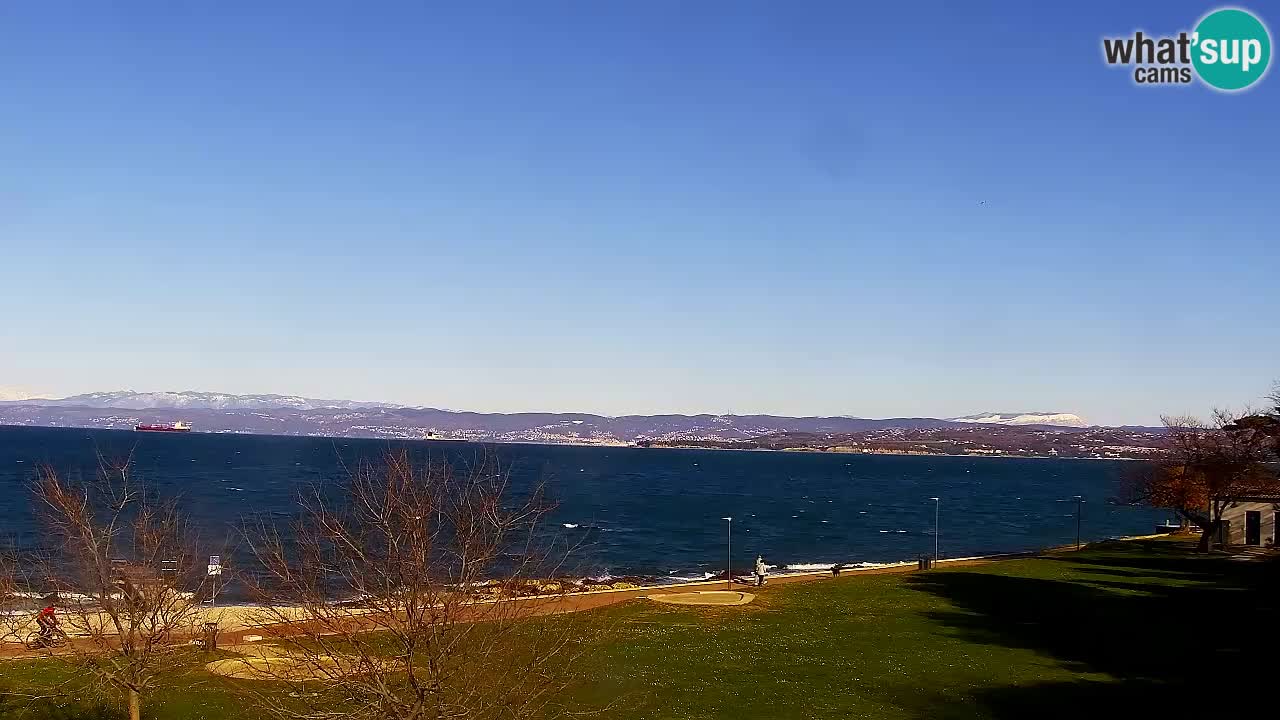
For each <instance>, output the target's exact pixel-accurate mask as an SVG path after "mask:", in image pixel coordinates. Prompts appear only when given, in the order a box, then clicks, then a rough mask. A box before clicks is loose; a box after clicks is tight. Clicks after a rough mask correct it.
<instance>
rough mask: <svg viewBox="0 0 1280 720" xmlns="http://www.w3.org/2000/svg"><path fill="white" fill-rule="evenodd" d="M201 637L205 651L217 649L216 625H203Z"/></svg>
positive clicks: (214, 623) (212, 623)
mask: <svg viewBox="0 0 1280 720" xmlns="http://www.w3.org/2000/svg"><path fill="white" fill-rule="evenodd" d="M203 636H204V637H203V640H204V649H205V650H208V651H214V650H217V649H218V623H216V622H207V623H205V624H204V632H203Z"/></svg>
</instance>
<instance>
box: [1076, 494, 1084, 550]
mask: <svg viewBox="0 0 1280 720" xmlns="http://www.w3.org/2000/svg"><path fill="white" fill-rule="evenodd" d="M1082 502H1084V498H1082V497H1080V496H1079V495H1077V496H1076V549H1077V550H1079V549H1080V503H1082Z"/></svg>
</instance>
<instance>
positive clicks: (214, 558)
mask: <svg viewBox="0 0 1280 720" xmlns="http://www.w3.org/2000/svg"><path fill="white" fill-rule="evenodd" d="M209 577H211V578H213V597H211V598H209V604H210V605H216V604H217V602H218V586H219V584H220V583H219V581H220V580H221V579H222V556H221V555H210V556H209Z"/></svg>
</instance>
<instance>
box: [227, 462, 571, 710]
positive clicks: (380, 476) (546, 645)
mask: <svg viewBox="0 0 1280 720" xmlns="http://www.w3.org/2000/svg"><path fill="white" fill-rule="evenodd" d="M300 502H301V513H300V515H299V517H298V518H297V519H296V520H295V521H294V522H292V523H291V524H290V525H289V526H288V527H287V528H286V529H284V530H282V529H281V528H280V526H279V525H278V524H276V523H274V522H271V521H269V520H260V521H258V522H255V523H253V524H251V526H250V527H248V528H247V529H246V533H245V540H246V546H247V547H248V548H249V550H250V552H251V553H252V556H253V558H254V560H256V564H257V568H256V571H255V572H251V573H248V574H247V575H246V578H245V581H246V584H247V585H248V586H250V587H251V588H252V590H253V592H254V593H255V595H256V596H257V598H258V600H259V602H260V611H259V613H258V617H257V619H256V625H257V627H258V628H259V631H260V632H261V634H263V635H264V636H266V637H268V638H269V639H270V640H271V641H272V645H271V646H270V647H269V648H268V649H265V650H263V649H257V650H253V651H251V652H249V654H247V655H246V656H245V658H244V659H243V660H241V661H239V662H240V663H241V668H240V669H239V671H238V672H233V673H232V674H234V675H238V676H240V677H243V678H249V679H268V678H269V679H272V680H275V681H278V682H286V683H290V684H294V685H296V686H297V687H296V688H295V692H294V693H292V695H293V696H294V697H293V698H288V699H283V698H281V696H280V694H279V693H271V694H263V695H261V696H260V699H259V700H260V702H262V703H263V704H264V706H265V707H268V708H269V709H270V710H271V711H272V712H273V713H274V714H275V715H277V716H278V717H282V718H297V717H304V716H305V717H321V716H323V717H330V718H353V719H354V718H395V719H397V720H419V719H425V718H432V719H438V718H455V717H467V718H507V717H529V716H531V715H533V714H535V713H537V712H539V711H541V710H543V709H544V708H545V706H546V704H547V703H548V702H549V701H550V699H551V695H552V693H553V691H555V690H557V689H559V688H560V687H562V686H563V684H564V681H565V678H566V672H567V670H568V667H569V664H570V661H571V660H572V659H573V656H574V653H575V649H574V648H575V644H574V643H575V640H576V637H577V636H578V635H579V634H580V632H581V628H580V627H579V625H580V624H581V621H575V620H573V619H571V618H568V617H552V616H550V615H549V613H550V612H551V611H552V609H553V608H554V607H555V605H554V601H555V600H558V599H559V598H558V597H557V594H558V593H559V592H562V591H561V590H560V589H559V587H558V586H557V584H554V583H543V584H542V586H541V587H542V589H543V590H544V592H543V593H542V594H540V595H538V596H536V597H524V598H512V597H503V596H502V592H501V589H502V588H512V587H514V586H516V585H525V586H527V585H528V584H530V583H536V582H537V579H538V578H548V577H552V576H554V575H555V574H556V572H557V569H558V563H557V562H556V560H555V558H554V557H553V555H552V553H551V549H552V544H551V542H550V540H551V536H550V535H549V534H547V533H545V532H543V530H542V523H541V521H542V520H543V518H544V517H545V515H546V513H547V512H548V511H549V510H550V509H551V504H550V503H549V502H548V501H547V499H546V496H545V493H544V488H543V487H542V486H537V487H533V488H528V489H520V490H517V489H515V488H512V487H511V484H510V477H509V474H508V473H507V472H505V471H504V469H503V468H501V467H499V465H498V463H497V461H496V459H495V458H494V457H493V456H492V455H491V454H485V455H484V456H482V457H480V458H477V461H476V462H475V463H473V464H472V465H471V466H470V467H466V468H455V467H453V466H451V465H449V464H447V463H443V462H441V463H435V464H432V463H428V464H426V465H425V466H420V465H418V464H417V463H415V461H414V460H413V459H412V458H411V457H410V456H409V455H408V454H407V453H405V452H398V453H390V454H388V455H387V456H386V458H385V459H384V461H383V462H382V463H380V464H378V465H376V466H364V467H361V468H359V469H358V470H357V471H356V472H354V473H352V475H351V477H350V479H349V482H348V483H347V485H346V486H345V487H344V488H341V489H340V491H339V490H335V489H332V488H329V489H326V488H322V487H318V488H312V489H311V490H310V491H309V492H307V493H306V494H305V495H304V496H303V497H302V498H301V500H300ZM495 589H497V592H496V593H495V592H494V590H495ZM232 662H234V661H232Z"/></svg>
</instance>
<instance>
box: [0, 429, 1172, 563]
mask: <svg viewBox="0 0 1280 720" xmlns="http://www.w3.org/2000/svg"><path fill="white" fill-rule="evenodd" d="M394 448H408V449H409V451H410V452H411V453H413V454H414V455H416V456H418V457H420V458H423V459H426V458H431V459H433V460H436V461H439V460H445V459H447V460H450V461H452V462H467V461H468V460H474V459H475V458H476V457H477V456H478V455H479V454H480V453H483V452H486V451H492V452H495V453H497V456H498V458H499V459H500V461H501V462H502V464H503V465H505V466H506V467H507V468H508V469H509V471H510V473H511V476H512V484H513V486H515V487H517V488H518V487H528V486H530V485H531V484H533V483H535V482H538V481H545V482H546V483H547V485H548V487H549V488H550V491H551V494H552V497H553V499H554V501H555V502H556V503H557V506H556V508H555V510H554V512H553V513H552V516H551V517H550V518H549V527H550V528H551V529H553V530H554V531H555V532H556V533H558V534H559V535H560V537H562V538H563V539H565V540H566V542H568V543H571V544H573V545H574V546H575V547H576V548H577V549H576V550H575V551H574V554H575V556H576V557H571V558H570V563H571V564H572V566H573V568H574V572H575V573H578V574H580V575H581V576H582V577H591V578H596V579H598V580H601V581H607V580H609V579H612V578H623V577H627V578H640V579H648V580H655V581H659V582H661V581H669V582H677V581H685V580H696V579H703V578H708V577H712V576H714V575H715V574H717V573H721V572H723V569H724V567H725V564H726V562H727V559H728V558H731V559H732V562H733V564H734V566H735V569H736V570H735V571H736V572H747V569H748V568H749V567H750V566H752V565H753V563H754V561H755V559H756V557H757V556H763V557H764V558H765V562H766V563H767V564H768V565H769V566H771V567H772V568H773V571H775V572H783V571H788V570H789V571H801V570H816V569H823V568H827V567H830V565H831V564H833V563H840V564H843V565H846V566H849V567H857V566H862V567H868V566H876V565H880V564H888V563H896V562H903V561H914V560H915V559H916V558H918V557H919V556H920V555H922V554H933V552H934V549H935V547H936V548H937V549H938V551H939V554H940V555H941V556H942V557H944V558H946V557H953V558H954V557H971V556H976V555H986V554H994V553H1009V552H1018V551H1025V550H1034V549H1039V548H1045V547H1050V546H1058V545H1065V544H1071V543H1074V542H1075V541H1076V537H1077V520H1078V528H1079V534H1080V537H1081V539H1083V540H1084V541H1090V540H1097V539H1101V538H1109V537H1117V536H1124V535H1135V534H1147V533H1151V532H1153V531H1154V526H1155V525H1156V524H1157V523H1159V522H1160V521H1162V520H1163V519H1164V517H1163V515H1162V514H1160V513H1159V512H1157V511H1154V510H1152V509H1149V508H1143V507H1134V506H1130V505H1126V504H1123V503H1121V502H1119V501H1118V500H1117V497H1118V496H1119V495H1120V494H1121V483H1122V481H1123V478H1124V477H1125V474H1126V473H1127V472H1131V471H1132V470H1133V469H1134V467H1135V464H1134V463H1133V462H1131V461H1129V462H1127V461H1107V460H1062V459H1048V458H1045V459H1039V458H991V457H947V456H900V455H863V454H843V453H842V454H837V453H816V452H815V453H809V452H779V451H729V450H684V449H663V448H633V447H589V446H565V445H536V444H499V445H489V446H482V445H478V444H472V443H463V442H449V441H386V440H363V439H351V438H317V437H290V436H270V435H233V434H208V433H198V432H193V433H185V434H183V433H136V432H132V431H117V430H86V429H72V428H28V427H4V428H0V498H3V500H2V501H0V542H5V543H7V544H11V545H17V546H20V547H21V546H30V545H31V544H33V543H34V542H35V540H36V537H37V536H36V528H35V524H34V519H33V517H32V510H31V503H30V500H29V485H30V481H31V480H32V478H33V477H34V474H35V472H36V471H37V469H38V468H39V467H41V466H42V465H47V466H50V467H52V468H54V469H56V470H58V471H60V472H62V473H66V474H68V475H70V476H74V477H89V476H91V475H92V474H93V473H94V472H95V469H96V468H97V466H98V458H99V456H102V457H108V458H113V459H119V458H123V457H126V456H131V458H132V468H133V472H134V474H135V475H136V476H138V477H140V478H142V479H144V480H145V481H146V482H147V483H148V484H149V485H150V486H151V487H153V488H155V489H156V490H158V491H160V492H162V493H168V494H173V495H177V496H179V497H180V498H181V502H182V504H183V507H184V508H185V509H186V511H187V512H188V513H189V514H190V516H192V518H193V519H195V520H196V521H197V522H198V523H199V524H200V525H201V528H202V531H201V536H202V537H209V538H216V539H217V546H216V547H215V545H214V544H211V546H210V552H215V551H218V549H219V547H221V543H223V542H224V541H225V538H226V537H227V535H228V534H229V533H231V532H232V531H233V530H234V528H236V527H238V526H239V525H240V524H241V522H242V520H243V519H245V518H246V517H249V516H261V515H267V516H271V517H278V518H280V519H281V521H282V522H283V521H284V520H285V519H286V518H288V517H289V516H290V515H291V514H292V513H293V511H294V508H295V507H296V501H295V500H296V497H297V493H298V491H299V490H300V489H304V488H306V487H309V486H311V485H312V484H314V483H316V482H323V483H340V482H342V480H343V478H344V477H346V474H347V472H348V470H347V468H351V467H356V466H358V465H359V464H360V462H362V461H363V462H376V461H377V460H378V459H379V458H381V457H383V456H384V455H385V453H386V452H387V451H388V450H390V449H394ZM1076 496H1079V497H1080V498H1081V501H1080V502H1079V503H1077V501H1076V500H1075V497H1076ZM933 498H937V500H936V501H935V500H933ZM1077 511H1078V515H1077ZM725 518H732V521H730V520H726V519H725ZM935 528H936V531H937V533H936V536H935ZM730 533H731V537H730Z"/></svg>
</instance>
